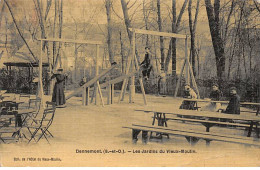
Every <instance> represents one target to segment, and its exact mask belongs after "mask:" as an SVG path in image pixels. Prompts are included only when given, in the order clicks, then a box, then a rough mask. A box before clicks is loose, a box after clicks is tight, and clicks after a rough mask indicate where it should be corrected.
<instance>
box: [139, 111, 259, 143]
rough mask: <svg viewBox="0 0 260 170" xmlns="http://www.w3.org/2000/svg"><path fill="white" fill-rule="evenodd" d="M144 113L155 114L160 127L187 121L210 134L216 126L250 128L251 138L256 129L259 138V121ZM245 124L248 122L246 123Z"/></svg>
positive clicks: (201, 115) (154, 118) (209, 114)
mask: <svg viewBox="0 0 260 170" xmlns="http://www.w3.org/2000/svg"><path fill="white" fill-rule="evenodd" d="M137 111H138V110H137ZM140 111H141V110H140ZM143 111H144V112H148V113H150V112H153V113H154V116H153V117H152V118H153V121H152V125H155V120H157V121H158V125H159V126H165V127H167V126H168V125H167V121H168V120H179V121H183V122H185V121H188V122H197V123H201V124H202V125H203V126H205V127H206V132H209V131H210V128H211V127H213V126H215V125H227V126H235V127H244V128H248V135H247V137H250V136H251V133H252V131H253V129H254V130H255V132H256V135H257V137H258V138H259V127H258V126H259V121H256V120H251V119H243V118H239V117H237V118H235V119H234V120H235V121H237V122H236V123H234V122H228V120H229V119H230V120H233V119H232V117H230V115H226V116H225V114H223V116H219V115H221V114H220V113H217V114H218V115H212V116H211V114H212V113H210V112H209V113H208V115H206V114H199V113H203V112H196V113H195V114H193V113H191V112H192V111H185V112H184V111H182V112H181V111H180V113H169V112H157V111H145V110H143ZM177 112H178V111H177ZM186 112H187V113H186ZM197 113H198V114H197ZM166 114H167V115H172V117H167V118H166ZM183 116H184V117H183ZM218 116H219V117H218ZM229 117H230V118H229ZM220 120H226V121H225V122H221V121H220ZM238 121H240V122H238ZM241 121H243V122H241ZM244 122H246V123H244Z"/></svg>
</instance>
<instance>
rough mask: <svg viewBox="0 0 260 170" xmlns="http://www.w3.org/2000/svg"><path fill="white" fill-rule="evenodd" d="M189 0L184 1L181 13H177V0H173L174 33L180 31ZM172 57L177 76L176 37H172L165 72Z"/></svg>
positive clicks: (173, 71) (173, 70)
mask: <svg viewBox="0 0 260 170" xmlns="http://www.w3.org/2000/svg"><path fill="white" fill-rule="evenodd" d="M187 2H188V0H185V1H184V2H183V5H182V8H181V10H180V13H179V15H178V19H177V17H176V16H177V15H176V0H172V33H178V28H179V25H180V22H181V19H182V16H183V13H184V11H185V8H186V6H187ZM171 58H172V75H173V76H176V38H171V40H170V43H169V50H168V54H167V57H166V61H165V73H167V71H168V67H169V63H170V59H171Z"/></svg>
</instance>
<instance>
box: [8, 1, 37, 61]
mask: <svg viewBox="0 0 260 170" xmlns="http://www.w3.org/2000/svg"><path fill="white" fill-rule="evenodd" d="M4 2H5V4H6V6H7V8H8V10H9V12H10V14H11V17H12V19H13V22H14V25H15V28H16V30H17V31H18V33H19V35H20V37H21V38H22V40H23V41H24V43H25V45H26V47H27V48H28V50H29V52H30V53H31V55H32V56H33V58H34V59H35V60H36V61H37V62H38V61H39V60H38V58H36V57H35V55H34V54H33V52H32V50H31V48H30V47H29V45H28V43H27V41H26V40H25V38H24V37H23V35H22V33H21V31H20V29H19V27H18V25H17V23H16V20H15V18H14V15H13V12H12V10H11V7H10V6H9V4H8V2H7V0H4Z"/></svg>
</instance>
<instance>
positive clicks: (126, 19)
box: [121, 0, 140, 63]
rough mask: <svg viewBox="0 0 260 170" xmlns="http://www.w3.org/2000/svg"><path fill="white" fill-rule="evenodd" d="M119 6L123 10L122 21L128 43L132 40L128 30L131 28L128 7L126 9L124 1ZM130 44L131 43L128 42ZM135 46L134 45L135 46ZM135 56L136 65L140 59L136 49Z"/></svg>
mask: <svg viewBox="0 0 260 170" xmlns="http://www.w3.org/2000/svg"><path fill="white" fill-rule="evenodd" d="M121 6H122V10H123V15H124V21H125V26H126V31H127V34H128V38H129V41H131V39H132V33H131V31H130V30H129V28H130V27H131V21H130V19H129V15H128V7H127V3H126V1H125V0H121ZM130 44H131V42H130ZM135 46H136V45H135ZM135 49H136V50H135V55H136V58H137V61H138V63H140V57H139V55H138V51H137V48H135Z"/></svg>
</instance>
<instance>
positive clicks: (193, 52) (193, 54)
mask: <svg viewBox="0 0 260 170" xmlns="http://www.w3.org/2000/svg"><path fill="white" fill-rule="evenodd" d="M199 4H200V0H197V5H196V13H195V19H194V22H193V21H192V20H193V19H192V0H189V5H188V14H189V28H190V37H191V38H190V40H191V64H192V70H193V74H194V76H196V67H195V61H196V47H195V32H196V25H197V19H198V13H199Z"/></svg>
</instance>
